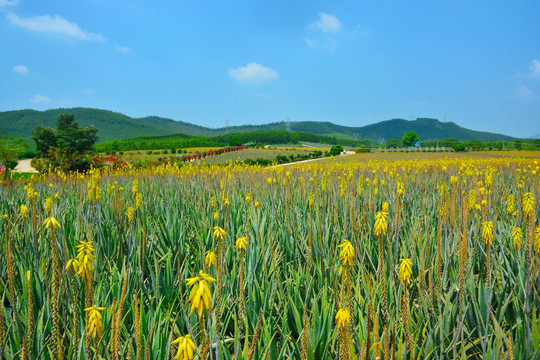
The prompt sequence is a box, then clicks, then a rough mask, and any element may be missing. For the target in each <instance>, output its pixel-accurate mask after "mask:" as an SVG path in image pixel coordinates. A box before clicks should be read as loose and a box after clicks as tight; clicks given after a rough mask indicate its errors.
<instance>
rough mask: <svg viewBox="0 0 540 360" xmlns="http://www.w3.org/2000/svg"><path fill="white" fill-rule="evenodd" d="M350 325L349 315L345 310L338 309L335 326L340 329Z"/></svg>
mask: <svg viewBox="0 0 540 360" xmlns="http://www.w3.org/2000/svg"><path fill="white" fill-rule="evenodd" d="M350 323H351V315H350V314H349V310H347V308H342V309H339V310H338V312H337V314H336V325H337V326H338V327H340V328H346V327H348V326H349V325H350Z"/></svg>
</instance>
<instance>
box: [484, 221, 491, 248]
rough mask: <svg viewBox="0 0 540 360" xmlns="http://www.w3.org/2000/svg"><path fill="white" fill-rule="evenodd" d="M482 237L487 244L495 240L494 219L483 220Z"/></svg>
mask: <svg viewBox="0 0 540 360" xmlns="http://www.w3.org/2000/svg"><path fill="white" fill-rule="evenodd" d="M482 238H483V239H484V244H486V245H487V244H490V245H491V243H492V242H493V221H484V222H482Z"/></svg>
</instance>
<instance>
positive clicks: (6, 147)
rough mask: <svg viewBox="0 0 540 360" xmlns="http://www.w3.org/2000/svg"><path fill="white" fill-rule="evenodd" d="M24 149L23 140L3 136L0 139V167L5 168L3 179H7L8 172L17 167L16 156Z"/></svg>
mask: <svg viewBox="0 0 540 360" xmlns="http://www.w3.org/2000/svg"><path fill="white" fill-rule="evenodd" d="M25 148H26V144H25V143H24V139H23V138H21V137H20V138H14V137H13V136H11V135H5V134H4V136H2V137H1V138H0V165H1V166H2V167H4V168H6V171H5V172H4V179H5V180H7V179H8V176H7V174H8V170H13V169H14V168H15V166H17V161H16V160H17V156H18V155H19V153H21V152H22V151H23V150H24V149H25Z"/></svg>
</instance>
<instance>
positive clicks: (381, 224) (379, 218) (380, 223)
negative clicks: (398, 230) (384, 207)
mask: <svg viewBox="0 0 540 360" xmlns="http://www.w3.org/2000/svg"><path fill="white" fill-rule="evenodd" d="M387 216H388V213H387V212H384V211H379V212H377V215H375V227H374V230H375V236H377V237H378V236H385V235H386V231H387V230H388V224H387V222H386V217H387Z"/></svg>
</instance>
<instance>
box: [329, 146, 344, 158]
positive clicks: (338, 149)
mask: <svg viewBox="0 0 540 360" xmlns="http://www.w3.org/2000/svg"><path fill="white" fill-rule="evenodd" d="M342 151H343V146H341V145H334V146H332V147H331V148H330V154H331V155H332V156H336V155H339V154H341V152H342Z"/></svg>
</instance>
